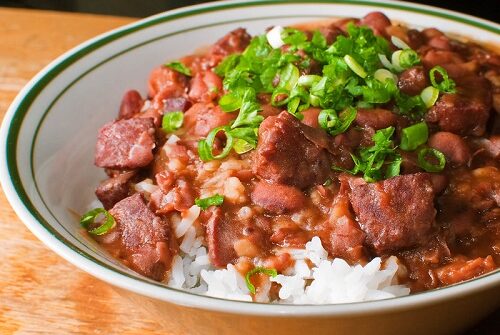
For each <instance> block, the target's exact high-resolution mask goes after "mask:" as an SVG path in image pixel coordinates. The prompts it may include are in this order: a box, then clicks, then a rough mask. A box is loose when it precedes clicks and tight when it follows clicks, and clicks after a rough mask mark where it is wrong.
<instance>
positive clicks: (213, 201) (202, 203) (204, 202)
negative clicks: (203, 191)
mask: <svg viewBox="0 0 500 335" xmlns="http://www.w3.org/2000/svg"><path fill="white" fill-rule="evenodd" d="M194 203H195V205H196V206H198V207H200V208H201V209H203V210H206V209H207V208H208V207H210V206H220V205H222V204H223V203H224V196H223V195H220V194H214V195H212V196H211V197H208V198H202V199H200V198H198V199H195V200H194Z"/></svg>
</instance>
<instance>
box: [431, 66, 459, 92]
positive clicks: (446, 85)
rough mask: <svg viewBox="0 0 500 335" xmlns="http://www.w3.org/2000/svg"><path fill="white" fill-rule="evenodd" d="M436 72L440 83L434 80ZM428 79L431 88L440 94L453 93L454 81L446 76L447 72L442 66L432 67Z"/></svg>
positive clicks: (454, 90)
mask: <svg viewBox="0 0 500 335" xmlns="http://www.w3.org/2000/svg"><path fill="white" fill-rule="evenodd" d="M436 72H437V73H439V74H440V76H441V81H440V82H438V80H437V78H436ZM429 78H430V80H431V84H432V86H434V87H435V88H437V89H438V90H439V91H441V92H445V93H455V92H456V89H455V81H454V80H453V79H451V78H450V77H449V76H448V72H447V71H446V70H445V69H444V68H443V67H442V66H439V65H438V66H434V67H433V68H432V69H431V70H430V71H429Z"/></svg>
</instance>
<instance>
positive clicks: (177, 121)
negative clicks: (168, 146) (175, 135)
mask: <svg viewBox="0 0 500 335" xmlns="http://www.w3.org/2000/svg"><path fill="white" fill-rule="evenodd" d="M183 122H184V113H182V112H170V113H167V114H165V115H163V119H162V121H161V129H163V131H164V132H166V133H171V132H173V131H175V130H177V129H179V128H180V127H182V123H183Z"/></svg>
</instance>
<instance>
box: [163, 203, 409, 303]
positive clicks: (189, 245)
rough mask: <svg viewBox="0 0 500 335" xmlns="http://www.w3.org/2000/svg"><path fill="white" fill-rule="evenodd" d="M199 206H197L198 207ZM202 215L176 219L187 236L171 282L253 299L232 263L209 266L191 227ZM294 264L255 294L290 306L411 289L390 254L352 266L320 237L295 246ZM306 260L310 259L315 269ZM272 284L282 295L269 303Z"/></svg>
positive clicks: (209, 292)
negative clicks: (333, 254)
mask: <svg viewBox="0 0 500 335" xmlns="http://www.w3.org/2000/svg"><path fill="white" fill-rule="evenodd" d="M195 207H196V208H195ZM199 214H200V210H199V208H197V206H193V207H191V208H190V209H189V210H188V211H187V213H186V214H185V216H184V218H183V219H182V220H180V221H179V222H177V223H174V231H175V234H176V236H177V237H179V238H180V237H183V239H182V242H181V244H180V255H177V256H175V257H174V259H173V265H172V271H171V275H170V279H169V281H168V286H171V287H174V288H179V289H184V290H187V291H190V292H194V293H198V294H205V295H208V296H212V297H218V298H224V299H231V300H241V301H252V297H251V295H250V292H249V290H248V288H247V287H246V284H245V279H244V277H243V276H242V275H241V274H240V273H239V272H238V271H237V270H236V268H235V267H234V265H232V264H228V266H227V268H226V269H215V268H213V267H212V266H211V264H210V262H209V258H208V255H207V249H206V248H205V246H203V245H202V243H203V237H202V236H196V229H195V227H194V226H193V224H194V222H195V221H196V220H197V218H198V216H199ZM288 252H289V253H290V254H291V255H292V257H293V258H294V259H295V265H294V266H293V267H292V268H290V269H288V270H287V271H285V273H286V274H280V275H278V276H276V277H274V278H270V281H269V282H267V283H265V284H264V289H263V290H262V289H261V290H259V291H260V292H259V293H258V294H257V295H256V297H255V300H256V301H259V302H272V303H288V304H335V303H347V302H361V301H368V300H379V299H387V298H393V297H398V296H403V295H408V294H409V293H410V290H409V288H408V287H406V286H403V285H397V277H396V272H397V271H398V268H399V265H398V262H397V258H396V257H394V256H392V257H390V258H389V259H388V260H387V261H386V262H385V263H384V264H382V261H381V259H380V258H378V257H377V258H374V259H373V260H372V261H371V262H369V263H368V264H366V265H365V266H361V265H354V266H351V265H349V264H348V263H347V262H346V261H344V260H343V259H340V258H336V259H333V260H330V259H328V253H327V251H326V250H325V249H324V248H323V246H322V245H321V240H320V239H319V238H318V237H313V238H312V240H311V241H309V242H308V243H307V244H306V247H305V249H291V250H288ZM307 261H309V262H310V263H312V268H310V267H309V266H308V263H307ZM271 282H275V283H278V284H280V286H281V288H280V289H279V299H278V300H276V301H269V296H268V292H269V289H270V287H271Z"/></svg>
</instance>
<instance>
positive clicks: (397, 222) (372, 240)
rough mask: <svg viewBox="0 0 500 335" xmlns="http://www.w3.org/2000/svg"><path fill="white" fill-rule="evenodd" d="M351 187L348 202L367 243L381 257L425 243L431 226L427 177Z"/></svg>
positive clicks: (412, 176)
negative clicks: (381, 255)
mask: <svg viewBox="0 0 500 335" xmlns="http://www.w3.org/2000/svg"><path fill="white" fill-rule="evenodd" d="M350 184H351V188H352V190H351V193H350V199H351V204H352V207H353V209H354V212H355V213H356V217H357V219H358V222H359V225H360V226H361V228H362V229H363V230H364V232H365V233H366V235H367V243H368V244H369V245H370V246H371V247H372V248H373V249H374V250H375V252H376V253H377V254H384V253H387V252H390V251H395V250H399V249H403V248H409V247H413V246H415V245H419V244H422V243H425V242H426V241H427V239H428V237H429V235H430V232H431V228H432V226H433V223H434V217H435V215H436V210H435V208H434V191H433V185H432V182H431V179H430V176H429V175H428V174H426V173H416V174H410V175H403V176H398V177H393V178H390V179H386V180H384V181H380V182H376V183H364V182H360V181H359V180H358V181H357V182H356V183H354V182H350Z"/></svg>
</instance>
